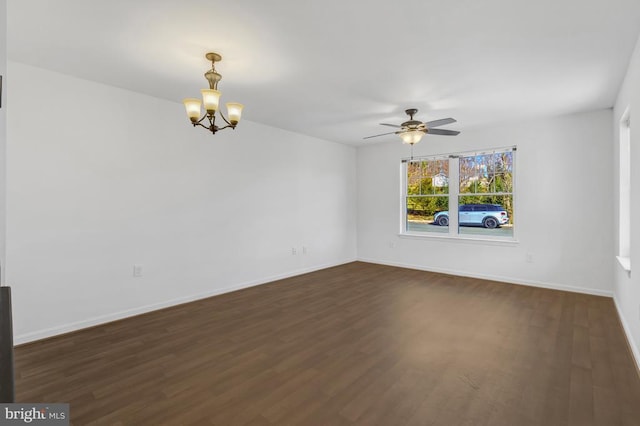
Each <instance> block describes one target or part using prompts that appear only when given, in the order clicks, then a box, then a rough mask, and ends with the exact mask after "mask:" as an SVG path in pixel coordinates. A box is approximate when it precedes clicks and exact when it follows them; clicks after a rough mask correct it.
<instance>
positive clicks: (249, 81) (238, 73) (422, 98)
mask: <svg viewBox="0 0 640 426" xmlns="http://www.w3.org/2000/svg"><path fill="white" fill-rule="evenodd" d="M7 3H8V6H7V7H8V15H7V16H8V27H9V28H8V52H9V59H10V60H13V61H18V62H23V63H27V64H32V65H36V66H41V67H43V68H48V69H52V70H56V71H59V72H63V73H66V74H71V75H74V76H77V77H81V78H85V79H89V80H94V81H98V82H103V83H106V84H109V85H113V86H117V87H122V88H126V89H130V90H134V91H137V92H142V93H146V94H149V95H153V96H156V97H159V98H164V99H168V100H171V101H175V102H181V100H182V99H183V98H185V97H193V96H199V89H200V88H204V87H205V86H206V81H205V79H204V77H202V74H203V73H204V72H205V71H206V70H207V69H208V66H209V63H208V62H207V61H206V60H205V59H204V54H205V53H206V52H207V51H217V52H219V53H221V54H222V56H223V61H222V62H221V63H220V64H218V65H217V69H218V71H219V72H220V73H221V74H222V76H223V79H222V82H221V83H220V86H219V88H220V90H221V91H222V96H223V98H222V101H223V102H227V101H238V102H242V103H244V104H245V111H244V115H243V118H245V119H247V120H251V121H255V122H259V123H264V124H268V125H272V126H275V127H280V128H283V129H288V130H291V131H294V132H298V133H303V134H307V135H311V136H315V137H319V138H322V139H327V140H332V141H337V142H342V143H348V144H354V145H362V144H365V143H374V142H376V141H380V142H382V141H386V140H393V139H394V138H396V136H394V135H390V136H386V137H381V138H378V139H372V140H368V141H363V140H362V137H363V136H368V135H372V134H377V133H383V132H385V131H389V130H392V129H390V128H388V127H383V126H379V125H378V123H380V122H391V123H400V122H402V121H404V119H405V118H406V116H405V115H404V112H403V111H404V109H406V108H408V107H415V108H418V109H419V110H420V112H419V113H418V116H417V117H416V118H417V119H420V120H423V121H427V120H432V119H438V118H443V117H455V118H456V119H458V121H459V122H458V123H456V124H454V125H450V126H447V127H446V128H451V129H457V130H461V131H464V130H465V129H470V128H472V127H476V126H482V125H495V124H499V123H502V122H505V121H510V120H519V119H526V118H532V117H542V116H549V115H557V114H564V113H570V112H577V111H584V110H593V109H598V108H606V107H610V106H612V104H613V102H614V100H615V96H616V93H617V90H618V88H619V86H620V84H621V81H622V78H623V76H624V72H625V70H626V67H627V64H628V61H629V58H630V55H631V52H632V50H633V47H634V45H635V42H636V40H637V37H638V33H639V32H640V1H638V0H482V1H479V0H455V1H442V0H438V1H436V0H398V1H395V2H390V1H378V0H370V1H365V0H322V1H295V0H272V1H264V0H244V1H242V0H239V1H232V2H229V1H225V2H223V1H219V0H180V1H178V0H175V1H168V0H153V1H152V0H135V1H134V0H108V1H105V0H100V1H98V0H11V1H8V2H7ZM96 101H98V100H96ZM180 119H183V120H185V125H187V119H186V116H184V117H180ZM147 124H148V123H145V125H147ZM241 125H242V123H241ZM430 137H442V136H430Z"/></svg>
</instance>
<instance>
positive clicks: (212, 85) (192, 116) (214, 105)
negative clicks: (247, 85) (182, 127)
mask: <svg viewBox="0 0 640 426" xmlns="http://www.w3.org/2000/svg"><path fill="white" fill-rule="evenodd" d="M205 57H206V58H207V60H209V61H211V69H210V70H209V71H207V72H206V73H205V74H204V77H205V78H206V79H207V81H208V82H209V88H208V89H202V90H201V91H200V92H201V94H202V101H200V99H197V98H187V99H185V100H184V101H182V102H183V103H184V107H185V109H186V111H187V117H189V120H190V121H191V124H193V127H196V126H200V127H204V128H205V129H207V130H209V131H210V132H211V133H212V134H215V133H216V132H217V131H218V130H222V129H226V128H229V127H230V128H232V129H235V128H236V126H237V125H238V123H239V122H240V117H241V116H242V108H244V106H243V105H242V104H239V103H237V102H228V103H227V105H226V107H227V116H228V118H227V117H225V116H224V115H223V114H222V111H220V108H219V104H220V96H221V93H220V92H219V91H218V82H220V80H222V75H220V74H219V73H218V72H217V71H216V62H220V61H221V60H222V56H220V55H219V54H218V53H214V52H209V53H207V54H206V55H205ZM201 105H202V106H204V109H205V113H204V115H202V117H201V116H200V114H202V111H201ZM216 112H217V113H219V114H220V117H222V119H223V120H224V122H225V123H226V125H224V126H222V127H220V126H218V125H217V124H216ZM205 119H206V120H207V121H206V122H205V124H202V122H203V121H204V120H205ZM207 122H208V125H207Z"/></svg>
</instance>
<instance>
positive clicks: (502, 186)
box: [402, 147, 515, 239]
mask: <svg viewBox="0 0 640 426" xmlns="http://www.w3.org/2000/svg"><path fill="white" fill-rule="evenodd" d="M514 157H515V147H511V148H504V149H494V150H490V151H483V152H471V153H458V154H450V155H446V156H439V157H425V158H419V159H411V160H406V161H404V162H403V165H404V168H403V170H404V172H405V173H403V176H404V181H403V187H404V188H403V207H402V208H403V212H404V214H403V228H402V232H403V233H406V234H418V235H420V234H422V235H428V234H432V235H433V234H440V235H442V234H446V235H449V236H454V237H480V238H485V237H487V238H490V239H513V236H514V233H513V230H514ZM450 181H451V182H455V184H453V183H452V184H450Z"/></svg>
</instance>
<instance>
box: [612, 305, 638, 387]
mask: <svg viewBox="0 0 640 426" xmlns="http://www.w3.org/2000/svg"><path fill="white" fill-rule="evenodd" d="M613 303H614V305H615V306H616V310H617V311H618V318H620V323H621V324H622V329H623V330H624V334H625V335H626V336H627V344H628V345H629V350H630V351H631V356H632V358H633V360H634V361H635V362H636V371H637V372H638V376H640V349H638V344H637V342H636V341H635V340H634V338H633V334H631V328H630V327H629V323H628V322H627V320H626V319H625V318H624V315H623V314H622V309H620V304H619V303H618V299H617V298H616V296H615V295H614V296H613Z"/></svg>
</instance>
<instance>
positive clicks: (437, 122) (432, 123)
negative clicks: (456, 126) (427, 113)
mask: <svg viewBox="0 0 640 426" xmlns="http://www.w3.org/2000/svg"><path fill="white" fill-rule="evenodd" d="M456 121H457V120H456V119H455V118H441V119H440V120H433V121H427V122H426V123H424V124H425V125H426V126H427V127H429V128H431V127H438V126H444V125H445V124H451V123H455V122H456Z"/></svg>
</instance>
